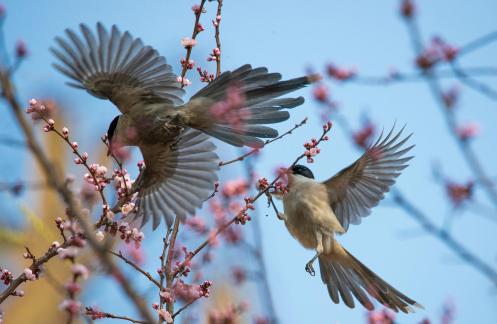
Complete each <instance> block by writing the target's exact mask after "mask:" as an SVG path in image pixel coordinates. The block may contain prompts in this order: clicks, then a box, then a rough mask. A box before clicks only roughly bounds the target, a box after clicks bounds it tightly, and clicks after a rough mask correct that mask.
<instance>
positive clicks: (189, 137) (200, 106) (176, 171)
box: [51, 23, 310, 229]
mask: <svg viewBox="0 0 497 324" xmlns="http://www.w3.org/2000/svg"><path fill="white" fill-rule="evenodd" d="M80 31H81V35H82V36H78V34H77V33H76V32H74V31H73V30H71V29H67V30H66V31H65V32H66V36H67V37H66V39H64V38H61V37H57V38H56V43H57V45H58V46H57V47H53V48H51V51H52V53H53V54H54V55H55V56H56V57H57V59H58V63H55V64H54V66H55V68H56V69H57V70H59V71H60V72H62V73H63V74H65V75H66V76H68V77H69V78H71V79H72V80H73V81H72V82H69V83H68V84H69V85H71V86H73V87H76V88H81V89H84V90H86V91H88V92H89V93H90V94H92V95H93V96H95V97H98V98H102V99H108V100H110V101H111V102H112V103H113V104H114V105H116V106H117V108H118V109H119V110H120V112H121V115H119V116H117V117H116V118H115V119H114V120H113V121H112V122H111V123H110V126H109V130H108V139H109V143H110V145H111V147H113V146H115V145H116V144H118V145H125V146H138V147H139V148H140V150H141V153H142V155H143V158H144V162H145V171H144V173H143V174H142V176H140V177H139V178H138V179H137V182H136V183H137V188H139V193H138V198H137V213H136V217H137V218H142V225H143V224H144V223H145V222H147V221H148V219H149V218H152V219H153V228H154V229H155V228H157V226H158V225H159V223H160V219H161V218H165V220H166V223H167V225H168V226H170V225H171V224H172V222H173V219H174V215H177V216H179V217H181V218H184V217H185V216H186V215H188V214H192V213H194V211H195V209H196V208H198V207H200V206H201V204H202V202H203V201H204V200H205V199H206V198H207V197H208V196H209V194H210V193H211V192H212V190H213V188H214V183H215V181H216V180H217V170H218V168H219V166H218V156H217V155H216V153H215V152H214V151H215V148H216V147H215V146H214V144H213V143H211V142H210V141H209V136H212V137H215V138H217V139H220V140H221V141H224V142H226V143H228V144H231V145H234V146H244V145H247V146H250V147H261V146H262V145H263V144H264V142H263V140H261V138H274V137H277V136H278V132H277V131H276V130H275V129H273V128H271V127H268V126H263V125H264V124H272V123H278V122H281V121H284V120H287V119H288V118H289V113H288V111H284V110H283V109H285V108H294V107H296V106H299V105H301V104H302V103H303V102H304V99H303V98H302V97H297V98H280V97H281V96H283V95H285V94H288V93H290V92H292V91H295V90H298V89H300V88H302V87H304V86H306V85H307V84H309V82H310V79H309V78H308V77H300V78H295V79H291V80H287V81H281V75H280V74H279V73H268V70H267V69H266V68H264V67H259V68H252V67H251V66H250V65H243V66H242V67H240V68H238V69H236V70H234V71H230V72H224V73H222V74H221V75H220V76H219V77H218V78H216V79H215V80H214V81H212V82H210V83H209V84H208V85H207V86H205V87H204V88H203V89H201V90H200V91H198V92H197V93H196V94H195V95H193V96H192V97H191V99H190V101H189V102H187V103H183V100H182V99H181V98H182V96H183V94H184V90H183V89H182V86H181V83H180V82H179V81H181V80H179V81H178V77H177V76H176V75H175V74H174V73H173V72H172V69H171V66H170V65H168V64H167V63H166V59H165V58H164V57H162V56H160V55H159V53H158V52H157V51H156V50H155V49H153V48H152V47H150V46H144V45H143V43H142V41H141V40H140V39H139V38H133V37H132V36H131V34H130V33H129V32H124V33H122V32H121V31H120V30H119V29H118V28H117V27H116V26H112V28H111V29H110V31H108V30H106V29H105V28H104V27H103V25H102V24H101V23H98V24H97V27H96V34H94V33H93V32H92V31H91V30H90V29H89V28H88V27H87V26H86V25H84V24H81V25H80ZM230 105H231V106H232V107H230ZM208 135H209V136H208Z"/></svg>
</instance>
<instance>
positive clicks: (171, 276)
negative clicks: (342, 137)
mask: <svg viewBox="0 0 497 324" xmlns="http://www.w3.org/2000/svg"><path fill="white" fill-rule="evenodd" d="M179 222H180V217H179V216H178V215H176V217H175V219H174V225H173V231H172V232H171V240H169V246H168V253H167V260H166V269H165V270H164V271H165V272H166V288H168V289H172V287H173V280H174V274H173V271H172V264H173V255H174V245H175V244H176V237H177V236H178V231H179ZM166 310H167V311H168V312H169V314H173V313H174V303H168V304H167V307H166ZM160 323H162V320H161V321H160Z"/></svg>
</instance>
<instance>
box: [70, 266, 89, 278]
mask: <svg viewBox="0 0 497 324" xmlns="http://www.w3.org/2000/svg"><path fill="white" fill-rule="evenodd" d="M71 272H72V273H73V275H74V276H75V277H78V278H79V277H81V278H83V279H84V280H86V279H88V276H89V271H88V268H87V267H86V266H84V265H83V264H80V263H75V264H73V265H72V266H71Z"/></svg>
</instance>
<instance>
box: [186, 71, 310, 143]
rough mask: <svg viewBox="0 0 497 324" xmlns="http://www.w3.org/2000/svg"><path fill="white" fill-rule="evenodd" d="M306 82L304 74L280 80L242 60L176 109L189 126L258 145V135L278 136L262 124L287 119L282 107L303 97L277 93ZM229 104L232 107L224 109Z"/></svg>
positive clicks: (297, 103) (228, 140) (226, 139)
mask: <svg viewBox="0 0 497 324" xmlns="http://www.w3.org/2000/svg"><path fill="white" fill-rule="evenodd" d="M310 82H311V78H308V77H300V78H295V79H291V80H285V81H281V74H279V73H268V70H267V68H265V67H258V68H252V66H250V65H249V64H246V65H243V66H241V67H239V68H238V69H236V70H234V71H227V72H224V73H222V74H221V75H220V76H219V77H218V78H216V79H214V81H212V82H211V83H209V84H208V85H207V86H206V87H204V88H203V89H201V90H200V91H199V92H197V93H196V94H195V95H194V96H193V97H192V98H191V100H190V102H189V103H188V104H187V105H185V107H184V108H183V109H181V110H180V111H179V112H180V113H181V114H183V115H185V116H186V118H187V120H188V121H189V126H191V127H194V128H197V129H200V130H202V131H203V132H204V133H206V134H209V135H211V136H213V137H216V138H218V139H220V140H222V141H224V142H226V143H228V144H231V145H234V146H243V145H247V146H250V147H262V146H263V145H264V141H263V140H261V138H274V137H277V136H278V132H277V131H276V130H275V129H274V128H272V127H268V126H265V125H266V124H274V123H279V122H282V121H285V120H287V119H288V118H289V117H290V113H289V112H288V111H286V110H284V109H290V108H294V107H297V106H300V105H302V104H303V103H304V98H303V97H297V98H287V97H284V98H280V97H281V96H284V95H286V94H288V93H290V92H293V91H296V90H298V89H301V88H303V87H305V86H306V85H308V84H309V83H310ZM230 105H232V106H233V107H231V108H232V109H230V108H227V109H224V108H226V107H229V106H230Z"/></svg>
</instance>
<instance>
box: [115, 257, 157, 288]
mask: <svg viewBox="0 0 497 324" xmlns="http://www.w3.org/2000/svg"><path fill="white" fill-rule="evenodd" d="M108 251H109V253H110V254H112V255H115V256H116V257H118V258H119V259H121V260H123V261H124V262H126V263H127V264H129V265H130V266H132V267H133V268H135V270H136V271H138V272H140V273H141V274H142V275H144V276H145V277H146V278H147V279H148V280H150V282H152V283H153V284H154V285H156V286H157V287H158V288H160V282H159V281H157V280H156V279H154V278H153V277H152V275H151V274H150V272H147V271H145V270H143V269H142V268H141V267H140V266H139V265H137V264H136V263H134V262H133V261H131V260H130V259H128V258H126V257H125V256H124V255H123V254H122V252H121V251H120V250H119V252H117V253H116V252H114V251H112V250H108Z"/></svg>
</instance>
